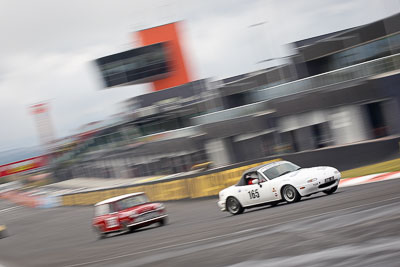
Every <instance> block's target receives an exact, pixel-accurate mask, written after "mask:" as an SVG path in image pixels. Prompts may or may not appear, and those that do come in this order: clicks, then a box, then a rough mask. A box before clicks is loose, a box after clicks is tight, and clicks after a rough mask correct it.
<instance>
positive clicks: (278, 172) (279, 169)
mask: <svg viewBox="0 0 400 267" xmlns="http://www.w3.org/2000/svg"><path fill="white" fill-rule="evenodd" d="M298 169H300V167H299V166H297V165H296V164H293V163H290V162H285V163H282V164H279V165H277V166H274V167H271V168H269V169H267V170H265V171H264V172H263V174H264V175H265V176H267V178H268V179H270V180H271V179H275V178H277V177H279V176H282V175H284V174H286V173H289V172H292V171H296V170H298Z"/></svg>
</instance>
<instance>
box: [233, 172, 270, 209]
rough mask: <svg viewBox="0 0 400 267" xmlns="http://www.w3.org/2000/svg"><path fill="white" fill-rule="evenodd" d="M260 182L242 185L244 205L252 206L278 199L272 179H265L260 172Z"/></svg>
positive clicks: (241, 197) (241, 196) (241, 192)
mask: <svg viewBox="0 0 400 267" xmlns="http://www.w3.org/2000/svg"><path fill="white" fill-rule="evenodd" d="M259 177H260V179H259V180H260V181H261V182H260V183H259V184H252V185H244V186H241V189H240V193H239V194H240V200H241V203H242V205H243V206H245V207H246V206H252V205H257V204H261V203H265V202H269V201H274V200H276V199H277V197H276V196H275V192H274V189H275V188H273V186H272V183H271V181H268V180H266V179H263V177H262V176H261V175H260V174H259Z"/></svg>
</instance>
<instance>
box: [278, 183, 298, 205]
mask: <svg viewBox="0 0 400 267" xmlns="http://www.w3.org/2000/svg"><path fill="white" fill-rule="evenodd" d="M282 197H283V199H284V200H285V201H286V202H287V203H293V202H297V201H300V199H301V195H300V194H299V192H297V190H296V188H294V187H293V186H291V185H286V186H284V187H283V188H282Z"/></svg>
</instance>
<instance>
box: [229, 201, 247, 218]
mask: <svg viewBox="0 0 400 267" xmlns="http://www.w3.org/2000/svg"><path fill="white" fill-rule="evenodd" d="M226 209H227V210H228V211H229V212H230V213H231V214H233V215H237V214H241V213H243V211H244V209H243V207H242V205H241V204H240V202H239V200H237V199H236V198H234V197H228V199H227V200H226Z"/></svg>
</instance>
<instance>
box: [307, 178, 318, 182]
mask: <svg viewBox="0 0 400 267" xmlns="http://www.w3.org/2000/svg"><path fill="white" fill-rule="evenodd" d="M316 180H318V179H317V178H313V179H309V180H307V183H312V182H315V181H316Z"/></svg>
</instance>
